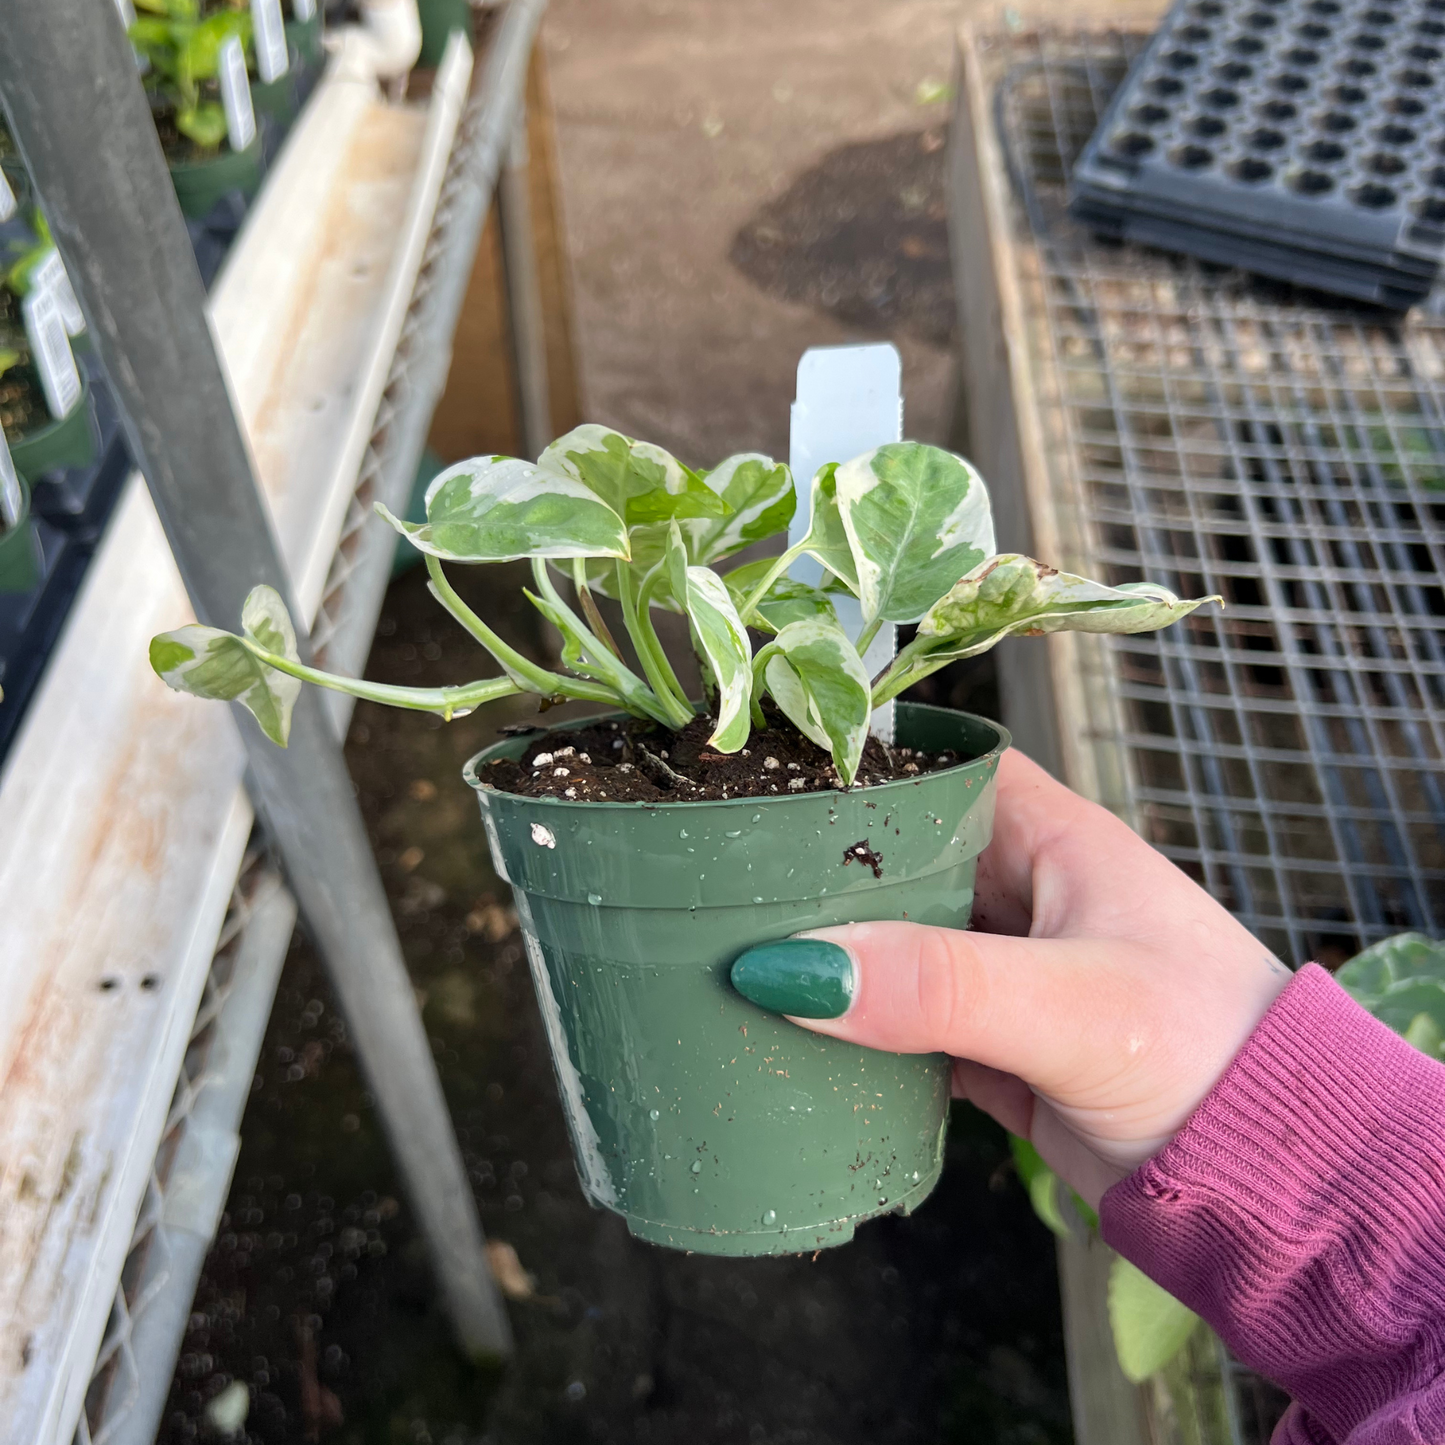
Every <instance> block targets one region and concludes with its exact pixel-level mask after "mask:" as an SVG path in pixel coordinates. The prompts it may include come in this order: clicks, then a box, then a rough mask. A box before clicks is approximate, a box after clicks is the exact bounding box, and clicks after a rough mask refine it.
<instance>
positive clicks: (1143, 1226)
mask: <svg viewBox="0 0 1445 1445" xmlns="http://www.w3.org/2000/svg"><path fill="white" fill-rule="evenodd" d="M1100 1214H1101V1221H1102V1228H1103V1234H1104V1238H1105V1240H1107V1241H1108V1243H1109V1244H1110V1245H1111V1246H1113V1248H1115V1249H1117V1250H1118V1251H1119V1253H1120V1254H1122V1255H1124V1256H1125V1258H1127V1259H1130V1260H1132V1261H1133V1262H1134V1263H1135V1264H1137V1265H1138V1266H1139V1268H1140V1269H1142V1270H1143V1271H1144V1272H1145V1273H1146V1274H1148V1275H1150V1276H1151V1277H1152V1278H1154V1279H1155V1280H1157V1281H1158V1282H1159V1283H1160V1284H1162V1285H1163V1286H1164V1287H1165V1288H1166V1289H1167V1290H1169V1291H1170V1292H1171V1293H1172V1294H1174V1295H1176V1296H1177V1297H1178V1298H1179V1299H1181V1300H1183V1301H1184V1302H1185V1303H1186V1304H1187V1305H1189V1306H1190V1307H1191V1308H1192V1309H1194V1310H1195V1311H1197V1312H1198V1313H1199V1314H1200V1315H1202V1316H1203V1317H1204V1318H1205V1319H1206V1320H1208V1321H1209V1323H1210V1324H1211V1325H1213V1327H1214V1328H1215V1330H1216V1331H1217V1332H1218V1333H1219V1335H1220V1337H1221V1338H1222V1339H1223V1340H1224V1342H1225V1343H1226V1344H1227V1345H1228V1346H1229V1348H1230V1349H1231V1350H1232V1351H1233V1352H1234V1354H1235V1356H1236V1357H1237V1358H1238V1359H1239V1360H1241V1361H1242V1362H1244V1363H1245V1364H1247V1365H1249V1366H1250V1367H1251V1368H1253V1369H1255V1370H1257V1371H1259V1372H1260V1373H1261V1374H1263V1375H1266V1376H1268V1377H1269V1378H1271V1379H1273V1380H1275V1381H1277V1382H1278V1383H1279V1384H1280V1385H1281V1386H1283V1387H1284V1388H1285V1389H1286V1390H1287V1391H1288V1392H1289V1394H1290V1396H1291V1397H1292V1399H1293V1400H1294V1401H1295V1403H1294V1405H1293V1406H1292V1407H1291V1409H1290V1412H1289V1414H1288V1415H1287V1416H1286V1417H1285V1419H1284V1420H1283V1421H1282V1422H1281V1423H1280V1426H1279V1428H1278V1429H1277V1430H1276V1432H1275V1435H1274V1445H1426V1442H1430V1445H1440V1442H1445V1064H1440V1063H1437V1062H1435V1061H1434V1060H1432V1059H1428V1058H1426V1057H1425V1055H1423V1054H1421V1053H1419V1052H1418V1051H1417V1050H1415V1049H1414V1048H1412V1047H1411V1046H1410V1045H1409V1044H1407V1043H1405V1041H1404V1040H1403V1039H1401V1038H1399V1037H1398V1036H1397V1035H1395V1034H1394V1033H1392V1032H1391V1031H1390V1030H1389V1029H1387V1028H1386V1027H1385V1026H1384V1025H1383V1024H1381V1023H1377V1022H1376V1021H1375V1020H1374V1019H1373V1018H1371V1017H1370V1015H1369V1014H1367V1013H1366V1012H1365V1011H1364V1010H1363V1009H1362V1008H1360V1007H1359V1005H1358V1004H1356V1003H1355V1002H1354V1001H1353V1000H1352V999H1351V998H1350V997H1349V995H1348V994H1346V993H1345V991H1344V990H1343V989H1342V988H1340V987H1339V985H1338V984H1336V983H1335V981H1334V980H1333V979H1332V978H1331V977H1330V976H1329V974H1327V973H1326V972H1325V971H1324V970H1323V969H1322V968H1319V967H1317V966H1316V965H1314V964H1311V965H1310V966H1309V967H1308V968H1304V969H1302V970H1301V971H1300V972H1299V973H1298V974H1297V975H1296V976H1295V978H1294V979H1293V980H1292V981H1291V982H1290V984H1289V986H1288V987H1287V988H1286V989H1285V991H1284V992H1283V993H1282V994H1281V995H1280V996H1279V998H1278V999H1277V1000H1276V1002H1275V1004H1274V1006H1273V1008H1271V1009H1270V1011H1269V1013H1268V1014H1266V1015H1265V1017H1264V1019H1263V1021H1262V1022H1261V1023H1260V1025H1259V1027H1258V1028H1257V1029H1256V1030H1255V1032H1254V1034H1253V1035H1252V1036H1251V1037H1250V1039H1249V1041H1248V1043H1246V1044H1245V1046H1244V1048H1243V1049H1241V1050H1240V1052H1239V1055H1238V1056H1237V1057H1236V1058H1235V1060H1234V1062H1233V1063H1232V1064H1231V1065H1230V1066H1229V1069H1228V1070H1227V1071H1226V1073H1225V1074H1224V1077H1223V1078H1222V1079H1220V1081H1219V1083H1218V1084H1216V1085H1215V1087H1214V1089H1213V1090H1212V1092H1211V1093H1210V1094H1209V1096H1208V1097H1207V1098H1206V1099H1205V1100H1204V1102H1203V1103H1202V1104H1201V1105H1200V1106H1199V1108H1198V1109H1197V1110H1196V1111H1195V1112H1194V1114H1193V1116H1192V1117H1191V1118H1190V1120H1189V1122H1188V1123H1187V1124H1186V1125H1185V1127H1184V1128H1183V1129H1182V1130H1181V1131H1180V1133H1179V1134H1178V1135H1177V1136H1176V1137H1175V1138H1174V1140H1173V1141H1172V1142H1171V1143H1170V1144H1168V1145H1167V1146H1166V1147H1165V1148H1164V1149H1162V1150H1161V1151H1160V1152H1159V1153H1158V1154H1157V1155H1156V1156H1155V1157H1154V1158H1153V1159H1151V1160H1149V1162H1148V1163H1146V1164H1144V1165H1142V1166H1141V1167H1140V1168H1138V1169H1136V1170H1135V1171H1134V1173H1133V1174H1131V1175H1130V1176H1129V1177H1128V1178H1127V1179H1125V1180H1123V1181H1122V1182H1121V1183H1119V1184H1116V1185H1115V1186H1114V1187H1113V1188H1112V1189H1111V1190H1109V1192H1108V1193H1107V1194H1106V1195H1105V1196H1104V1201H1103V1205H1102V1208H1101V1211H1100Z"/></svg>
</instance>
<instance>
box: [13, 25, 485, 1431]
mask: <svg viewBox="0 0 1445 1445" xmlns="http://www.w3.org/2000/svg"><path fill="white" fill-rule="evenodd" d="M470 70H471V58H470V55H469V54H466V53H465V52H459V53H458V55H457V57H456V63H455V64H454V65H453V66H452V68H451V70H450V71H449V72H448V73H447V74H445V75H444V76H442V77H440V78H439V83H438V86H437V88H436V90H435V92H434V94H433V98H432V102H431V104H430V106H429V107H428V108H426V109H421V108H415V107H404V106H389V105H385V104H383V103H382V102H381V100H380V98H379V96H378V95H377V94H376V92H375V90H374V88H373V87H371V86H370V85H366V84H363V83H360V82H356V81H337V80H336V79H335V78H334V77H328V78H327V79H326V80H323V82H322V85H321V87H320V88H319V90H318V92H317V94H316V96H315V97H314V98H313V102H312V105H311V106H310V107H309V108H308V112H307V114H306V116H305V118H304V119H303V120H302V122H301V123H300V124H299V125H298V127H297V129H296V131H295V132H294V133H293V135H292V137H291V139H290V140H289V141H288V144H287V147H286V149H285V151H284V152H283V154H282V156H281V158H280V161H279V163H278V166H277V168H276V170H275V171H274V172H273V173H272V177H271V181H270V184H269V185H268V188H267V191H266V192H265V193H264V194H263V198H262V200H261V202H260V204H259V205H258V206H257V207H256V209H255V211H254V212H253V213H252V216H251V217H250V218H249V220H248V224H247V227H246V229H245V230H244V232H243V233H242V235H241V237H240V238H239V239H238V242H237V245H236V248H235V250H234V252H233V255H232V258H231V260H230V261H229V263H228V265H227V267H226V270H225V273H224V275H223V276H222V277H221V279H220V282H219V284H218V286H217V288H216V290H215V292H214V293H213V300H212V308H211V312H212V322H213V328H214V331H215V334H216V337H217V342H218V345H219V348H220V350H221V353H222V355H223V357H224V359H225V362H226V366H227V370H228V373H229V376H230V379H231V383H232V386H233V388H234V392H235V396H236V399H237V402H238V412H239V414H240V415H241V417H242V419H243V422H244V425H245V429H246V431H247V434H248V438H249V442H250V445H251V448H252V452H253V455H254V457H255V459H256V463H257V468H258V475H259V477H260V480H261V483H262V486H263V488H264V490H265V493H266V495H267V497H268V499H269V501H270V503H271V507H272V511H273V518H274V522H275V526H276V529H277V534H278V537H279V539H280V542H281V546H282V550H283V552H284V554H285V556H286V558H287V560H288V562H289V563H290V565H291V567H292V568H293V575H294V576H295V579H296V584H297V592H298V597H299V598H300V600H301V603H302V605H303V607H304V608H305V609H306V610H307V612H308V615H309V613H310V611H311V610H312V609H314V607H315V605H316V602H317V600H318V597H319V593H320V589H321V586H322V583H323V581H324V578H325V574H326V570H327V567H328V565H329V562H330V559H331V555H332V553H333V552H334V550H335V545H336V536H337V531H338V528H339V525H340V521H341V518H342V515H343V514H344V511H345V508H346V505H347V503H348V501H349V499H350V496H351V493H352V491H353V490H354V487H355V481H356V467H357V462H358V461H359V458H360V455H361V449H362V447H364V445H365V442H366V439H367V436H368V435H369V433H370V430H371V427H372V419H373V417H374V416H375V412H376V405H377V400H378V398H379V395H380V388H381V386H382V384H383V383H384V380H385V376H386V370H387V367H388V366H389V364H390V360H391V351H392V349H393V347H394V343H395V337H396V334H397V331H398V329H399V327H400V324H401V320H402V317H403V315H404V313H405V308H406V305H407V303H408V300H409V298H410V295H411V290H412V286H413V283H414V280H415V274H416V269H417V265H418V264H419V260H420V255H421V247H422V244H423V243H424V241H425V237H426V233H427V229H428V227H429V224H430V217H431V214H432V210H433V209H434V206H435V201H436V194H437V189H438V187H439V185H440V180H441V173H442V168H443V166H444V164H445V160H446V155H447V153H448V151H449V149H450V146H451V141H452V136H453V134H454V132H455V128H456V123H457V118H458V116H459V114H460V109H461V105H462V102H463V99H464V97H465V93H466V87H467V82H468V79H469V76H470ZM190 615H191V614H190V610H189V606H188V604H187V601H186V597H185V593H184V591H183V589H182V587H181V583H180V578H179V576H178V574H177V572H176V568H175V565H174V563H173V561H172V559H171V556H170V552H169V550H168V548H167V546H166V543H165V539H164V537H163V535H162V533H161V529H160V525H159V522H158V521H157V519H156V516H155V513H154V510H153V508H152V507H151V504H150V500H149V497H148V495H147V493H146V491H145V488H144V486H143V484H142V483H141V482H140V479H139V478H138V477H132V478H131V479H130V481H129V482H128V483H127V487H126V491H125V493H124V495H123V497H122V500H121V502H120V504H119V506H118V508H117V512H116V515H115V517H114V518H113V519H112V523H111V526H110V529H109V532H108V534H107V537H106V539H105V542H104V544H103V545H102V547H101V549H100V552H99V554H98V556H97V557H96V559H95V562H94V564H93V565H92V567H91V569H90V572H89V574H88V576H87V578H86V582H85V584H84V586H83V588H82V591H81V593H80V595H79V597H78V598H77V600H76V603H75V606H74V608H73V609H72V612H71V616H70V619H69V621H68V623H67V626H66V629H65V632H64V633H63V635H62V637H61V639H60V642H59V644H58V646H57V648H56V651H55V653H54V655H53V656H52V659H51V662H50V666H49V669H48V672H47V674H46V677H45V679H44V681H43V683H42V685H41V688H40V690H39V692H38V694H37V696H36V697H35V698H34V700H33V702H32V704H31V707H30V711H29V713H28V715H27V717H26V720H25V723H24V725H23V727H22V730H21V733H20V735H19V736H18V737H17V739H16V741H15V744H14V746H13V748H12V750H11V753H10V758H9V761H8V763H7V766H6V768H5V771H4V773H3V775H0V920H3V932H4V947H3V951H0V1300H3V1301H4V1302H5V1304H4V1309H3V1313H0V1420H4V1422H5V1426H6V1429H5V1435H6V1438H7V1439H14V1440H23V1441H25V1442H27V1445H32V1442H54V1445H69V1439H70V1432H71V1431H72V1430H73V1429H74V1425H75V1419H76V1417H77V1414H78V1412H79V1409H80V1404H81V1401H82V1399H83V1396H84V1392H85V1389H86V1386H87V1384H88V1381H89V1377H90V1369H91V1365H92V1362H93V1361H94V1358H95V1354H96V1349H97V1346H98V1344H99V1342H100V1338H101V1333H102V1331H103V1330H104V1327H105V1323H106V1318H107V1315H108V1314H109V1310H110V1302H111V1300H112V1298H113V1296H114V1291H115V1286H116V1280H117V1278H118V1276H119V1272H120V1267H121V1263H122V1261H123V1259H124V1256H125V1252H126V1249H127V1247H128V1245H129V1242H130V1237H131V1231H132V1228H133V1226H134V1222H135V1218H136V1211H137V1208H138V1206H139V1203H140V1199H141V1196H142V1193H143V1191H144V1188H145V1185H146V1181H147V1179H148V1177H149V1173H150V1169H151V1164H152V1161H153V1159H154V1157H155V1150H156V1146H157V1143H158V1141H159V1139H160V1134H161V1129H162V1126H163V1124H164V1121H165V1116H166V1112H167V1109H168V1107H169V1104H170V1099H171V1094H172V1091H173V1088H174V1085H175V1080H176V1076H177V1073H178V1070H179V1065H180V1059H181V1055H182V1053H183V1051H184V1048H185V1044H186V1040H187V1038H188V1036H189V1033H190V1027H191V1021H192V1019H193V1018H194V1016H195V1011H196V1006H197V1001H198V999H199V997H200V993H201V989H202V987H203V985H204V982H205V977H206V973H207V970H208V969H209V966H210V959H211V954H212V952H213V950H214V946H215V941H216V935H217V931H218V929H219V926H220V923H221V919H222V917H223V915H224V911H225V907H226V902H227V899H228V897H229V895H230V890H231V886H232V883H233V881H234V879H235V876H236V869H237V867H238V865H239V861H240V857H241V852H242V849H243V847H244V845H245V841H246V838H247V835H248V833H249V830H250V825H251V810H250V805H249V803H248V801H247V799H246V797H245V794H244V792H243V790H242V789H241V778H242V771H243V767H244V757H243V753H242V749H241V746H240V743H239V740H238V738H237V736H236V733H235V731H234V727H233V725H232V722H231V719H230V716H229V714H228V712H227V711H226V710H225V709H223V708H218V707H214V706H208V705H205V704H200V703H197V702H196V701H195V700H194V699H190V698H185V697H181V696H178V695H176V694H173V693H171V692H169V691H168V689H167V688H166V687H165V686H164V685H163V684H162V683H161V682H160V681H159V680H158V679H157V678H156V677H155V676H154V674H153V673H152V672H151V671H150V668H149V665H148V663H147V660H146V647H147V643H148V641H149V638H150V637H151V635H152V634H153V633H155V632H157V631H161V630H163V629H165V628H170V627H175V626H177V625H179V624H180V623H182V622H184V621H186V620H187V619H188V618H189V617H190Z"/></svg>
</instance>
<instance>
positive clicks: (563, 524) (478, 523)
mask: <svg viewBox="0 0 1445 1445" xmlns="http://www.w3.org/2000/svg"><path fill="white" fill-rule="evenodd" d="M376 510H377V511H378V513H380V515H381V516H383V517H384V518H385V519H386V520H387V521H388V522H389V523H391V525H392V526H393V527H395V528H396V530H397V531H398V532H400V533H401V534H402V536H403V537H406V538H407V539H408V540H409V541H410V542H411V543H412V545H413V546H414V547H418V548H420V550H421V551H423V552H430V553H431V554H432V556H434V557H441V558H443V559H444V560H446V561H450V562H513V561H516V560H518V559H519V558H522V557H626V556H627V555H628V545H627V529H626V528H625V527H624V526H623V524H622V517H621V515H620V514H619V513H618V512H616V511H614V510H613V509H612V508H611V507H609V506H608V505H607V504H606V503H605V502H602V501H599V500H598V498H597V496H596V494H595V493H594V492H593V491H592V490H591V489H590V488H588V487H585V486H583V484H582V483H581V482H579V481H577V480H576V478H574V477H569V476H566V475H564V474H562V473H560V472H556V471H549V470H547V469H545V468H543V467H540V466H537V465H535V464H533V463H532V462H523V461H518V460H517V459H516V458H514V457H473V458H472V459H471V460H470V461H465V462H458V463H457V464H456V466H454V467H448V468H447V469H446V470H445V471H444V472H442V473H440V474H439V475H438V476H437V477H436V478H435V480H433V482H432V484H431V486H430V487H428V488H427V494H426V515H427V519H426V521H425V522H421V523H417V522H405V521H402V520H401V519H400V518H398V517H394V516H392V514H391V513H390V512H389V511H387V509H386V508H385V507H384V506H383V505H382V504H381V503H380V502H378V503H377V504H376Z"/></svg>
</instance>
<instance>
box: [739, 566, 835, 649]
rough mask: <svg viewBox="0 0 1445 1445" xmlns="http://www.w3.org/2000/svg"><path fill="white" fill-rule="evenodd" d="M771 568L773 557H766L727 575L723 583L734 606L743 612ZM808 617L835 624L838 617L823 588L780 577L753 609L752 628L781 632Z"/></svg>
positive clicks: (761, 630)
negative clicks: (745, 603) (744, 605)
mask: <svg viewBox="0 0 1445 1445" xmlns="http://www.w3.org/2000/svg"><path fill="white" fill-rule="evenodd" d="M772 565H773V559H772V558H771V557H763V558H760V559H759V560H758V561H756V562H748V563H746V564H745V565H744V566H742V567H734V568H733V570H732V571H731V572H728V573H725V574H724V576H723V579H722V580H723V582H724V583H725V584H726V585H727V589H728V595H729V596H730V597H731V598H732V599H733V604H734V606H736V607H738V608H739V609H741V607H742V605H743V603H744V602H746V601H747V599H748V598H749V597H751V596H752V594H753V592H754V590H755V589H756V587H757V586H758V584H759V583H760V582H761V581H762V580H763V578H764V577H765V576H767V574H768V572H769V570H770V569H771V567H772ZM809 617H821V618H823V619H824V620H829V619H831V620H832V621H834V622H836V621H837V620H838V614H837V612H836V611H835V609H834V607H833V599H832V598H831V597H830V596H829V595H828V593H827V592H826V591H825V590H824V589H823V588H821V587H813V586H811V585H810V584H809V583H807V582H799V581H797V580H796V579H795V578H792V577H779V578H777V579H776V580H775V581H774V582H773V584H772V586H771V587H769V588H768V590H767V592H766V593H765V594H764V595H763V599H762V601H761V602H759V603H758V604H757V607H756V608H755V609H754V612H753V621H752V625H753V626H754V627H756V628H757V629H758V631H759V632H778V631H780V630H781V629H782V628H784V627H786V626H787V625H788V623H790V622H802V621H803V620H804V619H806V618H809Z"/></svg>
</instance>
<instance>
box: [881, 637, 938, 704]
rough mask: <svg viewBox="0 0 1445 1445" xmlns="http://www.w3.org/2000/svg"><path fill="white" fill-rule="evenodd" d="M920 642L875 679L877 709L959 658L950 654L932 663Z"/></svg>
mask: <svg viewBox="0 0 1445 1445" xmlns="http://www.w3.org/2000/svg"><path fill="white" fill-rule="evenodd" d="M918 642H919V640H918V639H915V640H914V641H913V642H910V643H909V644H908V646H907V647H905V648H904V649H903V651H902V652H900V653H899V654H898V656H897V657H895V658H894V659H893V661H892V662H890V663H889V664H888V666H887V667H885V668H884V669H883V671H882V672H880V673H879V675H878V676H877V677H876V678H875V679H874V681H873V694H872V703H873V706H874V707H875V708H878V707H882V706H883V704H884V703H885V702H888V701H889V700H890V699H891V698H895V697H897V696H898V694H899V693H900V692H903V691H904V690H905V689H906V688H910V687H912V686H913V684H914V683H915V682H922V681H923V679H924V678H925V677H928V676H929V675H930V674H932V673H935V672H937V671H938V669H939V668H940V667H945V666H947V664H948V663H950V662H952V661H954V660H955V658H956V657H957V654H956V653H952V652H950V653H949V655H948V656H946V657H942V658H939V659H937V660H936V661H931V660H930V658H929V655H928V651H929V650H928V648H927V647H920V646H919V645H918ZM859 650H860V651H861V650H862V649H861V648H860V649H859Z"/></svg>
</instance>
